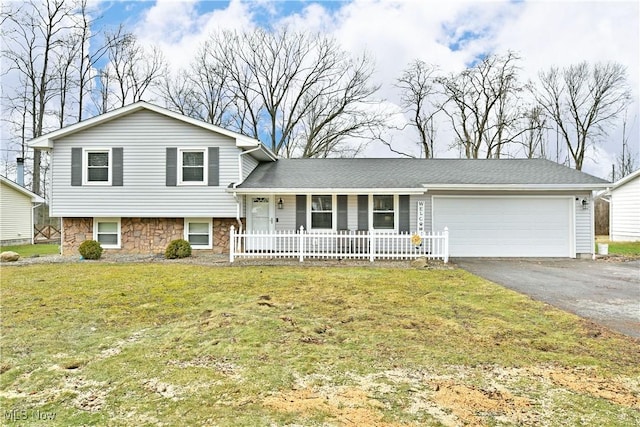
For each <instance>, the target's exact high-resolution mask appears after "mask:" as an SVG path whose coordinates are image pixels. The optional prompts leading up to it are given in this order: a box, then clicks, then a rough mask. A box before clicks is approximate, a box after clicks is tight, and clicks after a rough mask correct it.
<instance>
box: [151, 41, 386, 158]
mask: <svg viewBox="0 0 640 427" xmlns="http://www.w3.org/2000/svg"><path fill="white" fill-rule="evenodd" d="M372 72H373V61H372V60H371V59H370V58H369V57H368V56H366V55H364V56H362V57H361V58H352V57H351V56H350V55H348V54H347V53H346V52H345V51H343V50H342V49H341V48H340V47H339V45H338V43H337V42H336V41H335V40H333V39H329V38H327V37H324V36H321V35H318V34H314V35H312V34H308V33H302V32H290V31H288V30H287V29H282V30H277V31H273V32H269V31H266V30H264V29H256V30H254V31H252V32H244V33H238V32H232V31H221V32H216V33H213V34H212V35H211V36H210V38H209V40H208V41H207V43H205V44H204V45H203V46H202V48H201V49H200V51H199V54H198V58H196V61H195V62H194V64H193V65H192V66H191V68H190V70H189V71H188V73H187V75H188V76H189V79H190V80H191V82H190V83H189V84H188V85H187V84H186V85H184V86H175V85H171V84H165V94H164V97H165V100H166V102H167V105H168V106H169V107H170V108H174V109H178V110H180V109H185V108H184V107H185V105H186V104H185V95H186V94H187V93H192V95H193V96H194V97H195V99H196V100H197V105H196V106H195V109H194V110H195V112H196V114H198V115H199V116H200V117H201V118H203V119H205V120H207V121H209V122H211V123H215V124H222V125H228V126H229V127H231V128H232V129H234V130H236V131H238V132H240V133H243V134H245V135H249V136H252V137H256V138H258V137H261V138H266V139H268V145H269V147H270V148H271V149H272V150H273V151H274V152H276V153H277V154H279V155H284V156H288V157H291V156H305V157H318V156H328V155H334V154H336V153H337V152H338V151H341V152H342V153H341V154H343V155H344V154H345V151H344V150H347V149H348V148H347V144H345V143H344V142H345V140H347V139H349V140H352V141H353V140H356V139H358V138H361V137H362V136H364V135H365V134H366V133H367V132H369V130H370V129H372V128H375V127H376V126H379V125H380V124H381V123H382V121H383V120H382V114H380V113H379V112H377V111H376V109H374V108H371V105H369V103H370V102H371V101H372V99H371V98H372V96H373V94H374V93H375V92H376V91H377V90H378V87H377V86H374V85H371V84H370V83H369V81H370V79H371V75H372ZM193 107H194V106H192V105H190V106H189V108H190V109H193ZM361 142H362V141H361ZM356 145H358V144H356ZM356 151H357V147H356ZM351 152H353V151H351Z"/></svg>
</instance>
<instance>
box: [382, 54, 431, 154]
mask: <svg viewBox="0 0 640 427" xmlns="http://www.w3.org/2000/svg"><path fill="white" fill-rule="evenodd" d="M437 72H438V68H437V67H436V66H433V65H429V64H427V63H426V62H424V61H422V60H420V59H416V60H415V61H413V62H412V63H411V64H409V66H408V67H407V68H406V69H405V70H404V71H403V72H402V75H401V76H400V78H398V80H397V81H396V84H395V85H396V87H397V88H399V89H400V91H401V97H402V98H401V99H402V108H403V109H404V112H405V113H406V114H409V116H410V118H409V123H410V126H412V127H413V128H415V129H416V131H417V132H418V144H419V145H420V148H421V153H422V156H423V157H424V158H426V159H429V158H432V157H434V155H435V152H434V143H435V139H436V126H435V118H436V115H437V114H438V113H439V112H441V111H442V105H441V101H440V100H438V85H437V81H436V80H437V74H436V73H437ZM387 145H389V144H387ZM389 148H391V147H389ZM394 151H395V150H394Z"/></svg>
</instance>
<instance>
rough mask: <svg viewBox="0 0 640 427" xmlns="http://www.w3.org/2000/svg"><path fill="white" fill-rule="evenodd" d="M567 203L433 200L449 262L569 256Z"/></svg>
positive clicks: (504, 199) (520, 199)
mask: <svg viewBox="0 0 640 427" xmlns="http://www.w3.org/2000/svg"><path fill="white" fill-rule="evenodd" d="M572 206H573V204H572V198H546V197H539V198H535V197H534V198H524V197H495V196H487V197H437V196H436V197H434V199H433V224H434V230H435V231H441V230H442V229H444V227H445V226H446V227H448V228H449V253H450V254H451V256H485V257H489V256H499V257H511V256H528V257H545V256H546V257H550V256H555V257H567V256H572V254H571V253H570V252H571V247H572V245H571V239H572V238H573V237H572V227H573V226H572V220H571V215H572V212H573V211H572Z"/></svg>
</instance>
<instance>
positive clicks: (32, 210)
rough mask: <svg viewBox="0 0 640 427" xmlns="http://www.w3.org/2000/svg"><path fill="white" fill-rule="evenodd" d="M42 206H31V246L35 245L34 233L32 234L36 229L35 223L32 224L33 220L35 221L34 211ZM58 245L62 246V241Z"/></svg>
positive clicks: (39, 204) (40, 204)
mask: <svg viewBox="0 0 640 427" xmlns="http://www.w3.org/2000/svg"><path fill="white" fill-rule="evenodd" d="M42 205H43V204H42V203H38V204H37V205H34V206H31V244H32V245H34V244H35V243H36V240H35V233H34V232H33V230H34V229H35V228H36V227H35V223H34V222H33V220H34V219H35V210H36V208H37V207H39V206H42ZM60 244H62V241H60Z"/></svg>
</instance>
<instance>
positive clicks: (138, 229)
mask: <svg viewBox="0 0 640 427" xmlns="http://www.w3.org/2000/svg"><path fill="white" fill-rule="evenodd" d="M120 232H121V235H120V238H121V239H122V240H121V249H111V251H114V252H115V251H118V252H121V253H122V252H124V253H130V254H149V253H158V254H164V250H165V249H166V248H167V246H168V245H169V243H170V242H171V241H172V240H176V239H184V219H182V218H122V219H121V220H120Z"/></svg>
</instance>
